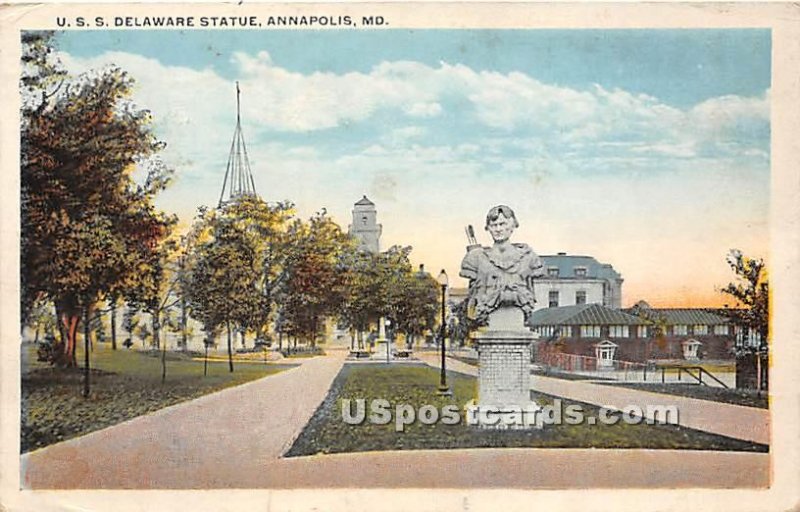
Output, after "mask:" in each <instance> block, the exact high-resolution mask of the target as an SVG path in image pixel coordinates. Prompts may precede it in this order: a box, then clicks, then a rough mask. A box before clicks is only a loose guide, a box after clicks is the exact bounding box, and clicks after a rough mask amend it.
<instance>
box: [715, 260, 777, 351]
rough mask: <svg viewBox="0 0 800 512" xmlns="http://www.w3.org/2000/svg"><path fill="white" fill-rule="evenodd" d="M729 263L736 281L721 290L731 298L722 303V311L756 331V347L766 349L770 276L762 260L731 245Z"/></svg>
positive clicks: (736, 322) (739, 324) (735, 321)
mask: <svg viewBox="0 0 800 512" xmlns="http://www.w3.org/2000/svg"><path fill="white" fill-rule="evenodd" d="M727 261H728V265H730V267H731V269H732V270H733V272H734V273H735V274H736V281H735V282H732V283H728V285H727V286H725V287H724V288H723V289H722V290H721V291H722V293H724V294H725V295H728V296H729V297H731V298H733V299H734V303H733V304H732V305H729V304H725V312H726V314H727V315H728V317H729V318H731V319H732V320H733V322H734V323H735V324H736V325H738V326H742V327H745V328H747V329H748V330H749V331H750V332H754V333H756V334H757V335H758V340H759V345H758V347H756V350H758V351H766V350H767V340H768V338H769V279H768V276H767V269H766V266H765V265H764V260H762V259H753V258H749V257H747V256H744V255H743V254H742V252H741V251H739V250H738V249H732V250H731V251H730V252H729V253H728V257H727Z"/></svg>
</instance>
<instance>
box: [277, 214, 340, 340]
mask: <svg viewBox="0 0 800 512" xmlns="http://www.w3.org/2000/svg"><path fill="white" fill-rule="evenodd" d="M286 237H287V238H286V239H287V247H286V264H285V265H286V283H285V286H284V290H283V293H282V302H283V315H282V316H283V321H284V327H283V329H284V332H288V333H289V334H292V335H294V336H299V337H301V338H304V339H306V340H307V341H309V342H310V343H311V345H312V346H314V345H315V343H316V338H317V335H318V333H319V329H320V326H321V324H322V320H323V318H324V317H326V316H336V315H338V314H339V313H340V312H341V308H342V305H343V304H344V303H345V298H346V294H347V261H348V258H347V255H348V254H350V250H351V249H352V247H353V246H354V241H353V239H352V238H351V237H350V236H349V235H347V234H345V233H344V232H342V230H341V228H340V227H339V226H338V225H337V224H336V223H335V222H333V220H331V218H330V217H328V216H327V213H326V212H325V211H324V210H323V211H321V212H318V213H317V214H315V215H314V216H312V217H311V219H310V220H309V221H308V222H307V223H304V222H302V221H301V220H300V219H296V220H295V221H294V222H292V223H291V224H290V226H289V229H288V231H287V234H286Z"/></svg>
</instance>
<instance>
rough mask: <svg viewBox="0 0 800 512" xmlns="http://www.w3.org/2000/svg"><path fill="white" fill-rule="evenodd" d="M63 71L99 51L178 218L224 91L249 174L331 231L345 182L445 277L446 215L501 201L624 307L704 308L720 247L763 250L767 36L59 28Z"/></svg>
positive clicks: (210, 163) (216, 173) (214, 153)
mask: <svg viewBox="0 0 800 512" xmlns="http://www.w3.org/2000/svg"><path fill="white" fill-rule="evenodd" d="M57 40H58V45H59V51H60V57H61V59H62V62H63V63H64V64H65V66H66V67H67V68H68V69H69V70H70V71H73V72H76V73H77V72H82V71H86V70H89V69H97V68H101V67H103V66H107V65H110V64H116V65H118V66H120V67H122V68H123V69H124V70H126V71H127V72H129V73H130V74H131V76H132V77H133V78H134V79H135V80H136V84H135V87H134V92H133V98H132V99H133V101H134V102H135V103H136V104H137V105H138V106H140V107H142V108H147V109H149V110H151V111H152V113H153V123H154V124H153V128H154V131H155V133H156V134H157V136H158V137H159V138H160V139H161V140H163V141H165V142H166V143H167V147H166V149H165V150H164V152H163V159H164V160H165V162H166V163H167V164H168V165H170V166H172V167H173V168H174V169H175V173H176V175H175V176H176V179H175V182H174V184H173V185H172V186H171V187H170V188H169V189H168V190H167V191H166V192H164V193H163V194H162V196H161V197H159V199H158V204H159V206H160V207H161V208H163V209H165V210H167V211H169V212H173V213H177V214H178V215H179V216H180V217H181V219H182V220H183V221H185V222H187V223H188V222H189V221H190V220H191V218H192V217H193V215H194V213H195V211H196V209H197V207H198V206H200V205H208V206H214V205H216V203H217V201H218V199H219V195H220V191H221V188H222V181H223V177H224V173H225V165H226V163H227V157H228V151H229V147H230V143H231V137H232V136H233V130H234V127H235V119H236V110H235V108H236V93H235V87H236V86H235V82H236V81H239V82H240V88H241V91H242V96H241V100H242V107H241V111H242V127H243V131H244V136H245V139H246V141H247V145H248V152H249V155H250V160H251V164H252V169H253V175H254V181H255V184H256V189H257V191H258V193H259V194H260V195H261V197H262V198H264V199H266V200H268V201H278V200H285V199H288V200H291V201H293V202H294V203H295V204H296V205H297V209H298V212H299V214H300V215H302V216H309V215H311V214H312V213H313V212H315V211H318V210H320V209H321V208H325V209H326V210H327V211H328V212H329V213H330V214H331V215H332V216H333V217H334V219H335V220H336V221H337V222H338V223H339V224H340V225H342V226H343V227H345V228H346V227H347V225H348V224H349V223H350V218H351V210H352V205H353V203H354V202H355V201H357V200H358V199H360V198H361V197H362V195H367V196H368V197H369V198H370V199H371V200H372V201H374V202H375V203H376V206H377V209H378V219H379V222H380V223H381V224H382V225H383V236H382V238H381V245H382V248H388V247H389V246H391V245H393V244H401V245H411V246H413V248H414V249H413V252H412V254H411V257H412V260H413V262H414V263H415V264H418V263H424V264H425V266H426V268H427V269H428V270H431V271H432V272H433V273H434V274H435V273H438V270H439V269H441V268H444V269H445V270H446V271H447V273H448V274H449V275H450V276H451V283H453V285H455V286H464V285H465V284H466V283H465V282H462V280H461V279H460V278H457V277H456V276H457V274H458V268H459V264H460V261H461V258H462V257H463V254H464V248H465V245H466V238H465V235H464V227H465V226H466V225H468V224H472V225H474V226H475V228H476V231H477V235H478V239H479V241H482V242H483V243H484V244H489V243H490V238H489V236H488V233H486V232H485V231H484V230H483V229H482V228H483V224H484V218H485V215H486V212H487V211H488V209H489V208H490V207H492V206H494V205H496V204H507V205H509V206H511V207H512V208H513V209H514V210H515V212H516V215H517V218H518V220H519V223H520V227H519V228H518V230H517V232H516V233H515V234H514V236H513V240H514V241H518V242H526V243H528V244H529V245H531V246H532V247H533V248H534V250H535V251H536V252H538V253H539V254H555V253H556V252H566V253H568V254H582V255H590V256H594V257H596V258H597V259H598V260H600V261H601V262H604V263H610V264H612V265H613V266H614V268H615V269H616V270H617V271H618V272H620V273H621V274H622V276H623V278H624V279H625V283H624V285H623V306H627V305H631V304H633V303H635V302H636V301H637V300H639V299H644V300H647V301H648V302H650V303H651V304H653V305H656V306H662V307H668V306H672V307H681V306H684V307H697V306H719V305H721V304H722V303H723V302H724V298H723V296H722V295H721V294H720V293H719V292H718V289H719V288H720V287H721V286H724V285H725V284H726V283H727V282H729V281H730V280H731V279H732V274H731V271H730V269H729V267H728V266H727V264H726V262H725V255H726V254H727V252H728V250H729V249H732V248H738V249H741V250H742V251H743V252H744V253H745V254H747V255H752V256H755V257H764V258H766V257H767V256H768V255H767V253H766V251H767V247H768V238H767V233H768V213H769V183H770V144H769V142H770V53H771V45H770V32H769V30H762V29H753V30H749V29H748V30H742V29H736V30H718V29H715V30H374V31H372V30H358V31H354V30H329V31H292V30H274V31H235V30H230V31H225V30H215V31H203V30H192V31H137V30H128V31H93V30H87V31H71V32H63V33H60V34H59V35H58V37H57Z"/></svg>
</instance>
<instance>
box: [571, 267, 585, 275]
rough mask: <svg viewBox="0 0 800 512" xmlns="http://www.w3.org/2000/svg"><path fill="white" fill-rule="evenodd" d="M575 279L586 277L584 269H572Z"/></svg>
mask: <svg viewBox="0 0 800 512" xmlns="http://www.w3.org/2000/svg"><path fill="white" fill-rule="evenodd" d="M573 271H574V272H575V277H586V275H587V274H586V267H575V268H574V269H573Z"/></svg>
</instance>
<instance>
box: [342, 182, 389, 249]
mask: <svg viewBox="0 0 800 512" xmlns="http://www.w3.org/2000/svg"><path fill="white" fill-rule="evenodd" d="M382 231H383V226H381V225H380V224H378V210H377V209H376V208H375V203H373V202H372V201H370V200H369V199H367V196H364V197H362V198H361V199H359V200H358V201H357V202H356V203H355V204H354V205H353V220H352V224H350V226H349V228H348V232H349V233H350V234H351V235H352V236H354V237H355V238H356V239H357V240H358V247H359V249H361V250H363V251H368V252H371V253H373V254H377V253H378V252H380V240H381V232H382Z"/></svg>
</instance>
